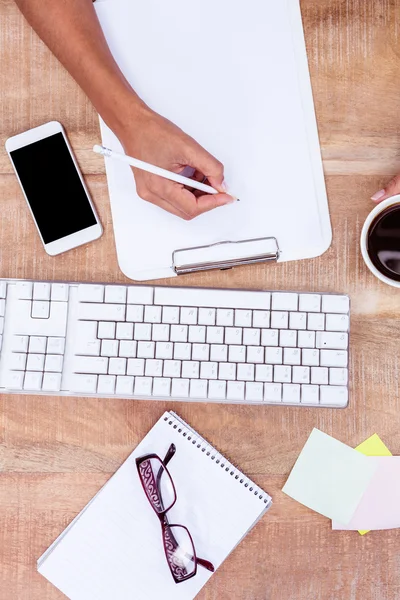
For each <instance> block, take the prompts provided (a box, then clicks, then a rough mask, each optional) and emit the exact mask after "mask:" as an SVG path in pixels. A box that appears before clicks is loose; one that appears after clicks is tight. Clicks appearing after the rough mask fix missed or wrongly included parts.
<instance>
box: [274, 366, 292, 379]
mask: <svg viewBox="0 0 400 600" xmlns="http://www.w3.org/2000/svg"><path fill="white" fill-rule="evenodd" d="M291 381H292V367H286V366H280V365H276V366H275V367H274V382H276V383H290V382H291Z"/></svg>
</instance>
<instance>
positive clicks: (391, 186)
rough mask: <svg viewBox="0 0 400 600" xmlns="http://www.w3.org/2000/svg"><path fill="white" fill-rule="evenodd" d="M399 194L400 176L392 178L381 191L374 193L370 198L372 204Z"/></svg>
mask: <svg viewBox="0 0 400 600" xmlns="http://www.w3.org/2000/svg"><path fill="white" fill-rule="evenodd" d="M397 194H400V174H399V175H396V176H395V177H393V179H392V180H391V181H390V182H389V183H388V185H387V186H386V187H385V188H384V189H383V190H379V192H376V194H374V195H373V196H372V198H371V200H373V201H374V202H382V201H383V200H387V199H388V198H391V197H392V196H396V195H397Z"/></svg>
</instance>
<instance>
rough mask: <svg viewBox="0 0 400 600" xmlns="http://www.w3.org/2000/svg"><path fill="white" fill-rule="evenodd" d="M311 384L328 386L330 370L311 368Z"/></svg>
mask: <svg viewBox="0 0 400 600" xmlns="http://www.w3.org/2000/svg"><path fill="white" fill-rule="evenodd" d="M311 383H316V384H319V385H324V384H328V369H327V368H326V367H311Z"/></svg>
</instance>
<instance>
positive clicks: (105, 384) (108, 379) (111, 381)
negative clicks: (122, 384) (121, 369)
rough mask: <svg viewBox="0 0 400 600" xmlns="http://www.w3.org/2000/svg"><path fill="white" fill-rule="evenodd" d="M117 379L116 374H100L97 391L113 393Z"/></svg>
mask: <svg viewBox="0 0 400 600" xmlns="http://www.w3.org/2000/svg"><path fill="white" fill-rule="evenodd" d="M115 380H116V377H115V375H99V379H98V382H97V393H98V394H110V395H113V394H114V393H115Z"/></svg>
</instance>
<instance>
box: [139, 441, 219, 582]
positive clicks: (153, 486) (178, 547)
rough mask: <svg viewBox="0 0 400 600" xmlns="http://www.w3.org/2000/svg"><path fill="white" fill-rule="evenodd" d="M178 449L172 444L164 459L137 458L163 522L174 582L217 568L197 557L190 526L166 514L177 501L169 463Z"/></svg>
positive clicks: (151, 502) (148, 490) (146, 490)
mask: <svg viewBox="0 0 400 600" xmlns="http://www.w3.org/2000/svg"><path fill="white" fill-rule="evenodd" d="M175 452H176V447H175V445H174V444H171V446H170V447H169V450H168V452H167V454H166V455H165V458H164V460H161V458H160V457H159V456H157V454H147V455H146V456H142V457H141V458H137V459H136V466H137V470H138V473H139V477H140V481H141V484H142V486H143V489H144V492H145V494H146V496H147V499H148V501H149V502H150V504H151V506H152V508H153V510H154V512H155V513H156V515H157V516H158V518H159V519H160V523H161V530H162V538H163V543H164V551H165V556H166V558H167V562H168V565H169V568H170V570H171V574H172V577H173V578H174V581H175V583H182V581H187V580H188V579H190V578H191V577H194V576H195V575H196V573H197V566H198V565H199V566H201V567H204V568H205V569H207V570H208V571H212V572H214V570H215V569H214V566H213V565H212V564H211V563H210V562H209V561H208V560H204V559H203V558H198V557H197V556H196V551H195V548H194V544H193V539H192V536H191V535H190V532H189V530H188V529H187V527H184V526H183V525H175V524H174V525H173V524H171V523H169V521H168V518H167V512H168V511H169V510H171V508H172V507H173V506H174V504H175V502H176V491H175V485H174V482H173V480H172V477H171V475H170V473H169V471H168V469H167V464H168V463H169V461H170V460H171V458H172V457H173V456H174V454H175Z"/></svg>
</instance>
